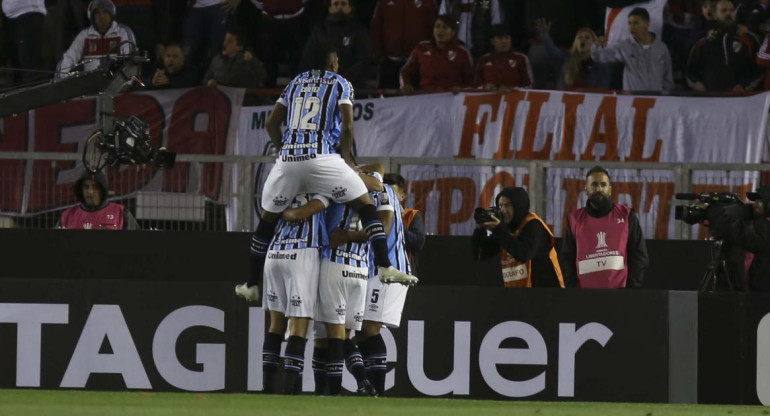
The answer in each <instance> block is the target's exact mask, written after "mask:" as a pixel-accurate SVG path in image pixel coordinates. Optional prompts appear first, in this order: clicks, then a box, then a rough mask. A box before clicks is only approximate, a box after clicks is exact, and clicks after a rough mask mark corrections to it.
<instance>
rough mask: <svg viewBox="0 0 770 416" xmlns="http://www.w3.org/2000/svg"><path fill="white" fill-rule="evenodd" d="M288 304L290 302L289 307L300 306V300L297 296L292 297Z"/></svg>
mask: <svg viewBox="0 0 770 416" xmlns="http://www.w3.org/2000/svg"><path fill="white" fill-rule="evenodd" d="M289 302H291V306H300V305H302V298H300V297H299V296H292V297H291V300H290V301H289Z"/></svg>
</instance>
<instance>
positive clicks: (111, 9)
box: [56, 0, 136, 76]
mask: <svg viewBox="0 0 770 416" xmlns="http://www.w3.org/2000/svg"><path fill="white" fill-rule="evenodd" d="M88 20H90V21H91V26H89V27H87V28H85V29H83V30H82V31H80V33H78V35H77V36H76V37H75V40H73V41H72V44H71V45H70V47H69V49H67V51H66V52H64V56H63V57H62V59H61V61H60V62H59V65H58V66H57V69H56V72H57V75H58V76H62V75H64V74H66V73H68V72H70V71H73V70H74V69H75V66H77V65H78V64H80V63H81V62H82V63H83V69H84V70H85V71H91V70H94V69H97V68H98V67H99V59H98V58H101V57H104V56H109V55H116V54H128V53H130V52H131V51H132V50H133V49H134V48H135V46H136V38H135V37H134V32H132V31H131V28H129V27H128V26H124V25H122V24H120V23H118V22H116V21H115V5H114V4H112V2H111V1H110V0H93V1H91V2H90V3H88Z"/></svg>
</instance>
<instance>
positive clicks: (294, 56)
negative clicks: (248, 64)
mask: <svg viewBox="0 0 770 416" xmlns="http://www.w3.org/2000/svg"><path fill="white" fill-rule="evenodd" d="M228 1H229V2H230V3H231V4H232V5H233V6H232V7H236V6H237V5H238V4H240V2H241V0H228ZM251 2H252V3H253V4H254V6H256V9H257V10H256V11H257V12H258V13H259V21H258V22H251V23H252V24H249V26H251V27H252V28H254V26H255V25H254V24H253V23H257V25H256V26H258V27H256V28H255V29H256V30H255V35H256V36H257V39H258V41H257V43H255V46H257V47H258V48H259V52H258V54H259V56H260V57H262V61H263V62H264V63H265V69H266V70H267V76H266V78H265V82H264V86H265V87H275V86H276V84H277V79H278V64H287V65H288V67H289V68H288V74H289V75H291V76H294V75H295V74H296V72H297V67H298V65H299V61H300V54H299V53H297V51H300V50H301V49H302V48H303V46H304V45H305V40H306V39H307V35H308V29H307V26H308V20H309V19H308V13H307V6H308V0H252V1H251Z"/></svg>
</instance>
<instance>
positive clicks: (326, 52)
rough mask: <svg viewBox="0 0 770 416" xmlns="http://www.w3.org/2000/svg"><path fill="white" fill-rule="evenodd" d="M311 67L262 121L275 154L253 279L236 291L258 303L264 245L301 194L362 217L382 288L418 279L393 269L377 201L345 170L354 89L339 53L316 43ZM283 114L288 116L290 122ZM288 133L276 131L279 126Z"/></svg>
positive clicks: (254, 247)
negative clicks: (344, 205) (342, 205)
mask: <svg viewBox="0 0 770 416" xmlns="http://www.w3.org/2000/svg"><path fill="white" fill-rule="evenodd" d="M311 61H312V64H313V65H312V67H313V68H318V69H313V70H310V71H307V72H303V73H301V74H299V75H297V76H296V77H295V78H294V79H293V80H292V81H291V82H290V83H289V84H288V85H287V86H286V88H285V89H284V91H283V93H282V94H281V97H280V98H279V99H278V101H277V102H276V104H275V106H274V107H273V111H272V113H271V114H270V117H269V118H268V121H267V130H268V134H269V135H270V140H271V141H272V143H273V145H274V146H275V147H276V148H277V149H280V152H279V157H278V159H277V160H276V163H275V167H273V169H272V170H271V171H270V174H269V175H268V177H267V181H266V182H265V187H264V189H265V192H264V193H263V194H262V208H263V213H262V215H261V219H260V222H259V225H258V226H257V230H256V231H255V232H254V234H253V236H252V240H251V258H252V267H251V270H252V271H251V276H250V279H249V281H248V282H247V283H245V284H243V285H239V286H238V287H236V293H237V294H238V295H239V296H243V297H246V298H247V299H249V300H253V301H256V299H258V297H259V289H258V286H259V284H260V283H261V280H262V269H263V266H264V262H265V254H266V253H267V246H268V244H269V242H270V239H271V238H272V236H273V232H274V229H275V224H276V222H277V218H278V215H279V214H280V213H281V212H282V211H283V210H285V209H286V207H287V206H288V203H289V201H291V199H292V198H294V196H295V195H297V194H298V193H300V192H310V193H317V194H321V195H323V196H326V197H328V198H330V199H331V200H332V201H334V202H338V203H347V204H349V205H350V206H351V207H352V208H353V209H354V210H355V211H356V212H357V213H358V215H359V217H360V218H361V223H362V224H363V228H364V232H365V233H366V235H367V238H368V240H369V242H370V243H371V249H372V251H373V252H374V259H375V266H376V267H377V268H378V274H379V278H380V279H381V280H382V281H383V282H388V283H390V282H396V283H402V284H406V285H411V284H415V283H417V281H418V279H417V278H416V277H415V276H412V275H411V274H408V273H405V272H404V271H403V270H400V269H398V268H396V267H393V265H391V262H390V260H389V258H388V246H387V241H386V235H385V229H384V228H383V225H382V222H381V221H380V220H379V218H378V217H377V209H376V208H375V206H374V201H373V200H372V198H371V197H370V196H369V194H368V191H367V189H366V186H365V185H364V182H363V181H362V180H361V178H360V177H359V176H358V173H357V172H356V171H355V170H353V168H351V167H350V165H351V164H352V156H351V148H352V144H353V131H354V128H353V87H352V86H351V84H350V82H348V81H347V80H346V79H345V78H343V77H342V76H340V75H338V74H336V73H335V72H336V71H337V69H338V67H339V62H338V58H337V54H336V52H334V51H333V49H332V48H331V47H330V46H329V45H327V44H319V45H318V47H317V48H315V49H314V50H313V59H312V60H311ZM287 116H288V117H287ZM283 122H286V125H287V126H288V128H287V129H286V131H284V132H283V133H281V124H282V123H283Z"/></svg>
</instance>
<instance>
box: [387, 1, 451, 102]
mask: <svg viewBox="0 0 770 416" xmlns="http://www.w3.org/2000/svg"><path fill="white" fill-rule="evenodd" d="M436 14H437V7H436V2H435V0H423V1H414V0H393V1H380V2H377V8H376V9H375V10H374V17H373V18H372V42H373V44H374V56H375V59H376V60H377V62H378V63H379V68H380V79H379V87H380V88H398V87H399V85H398V75H399V72H400V71H401V67H402V66H403V65H404V63H405V62H406V59H407V58H408V57H409V54H410V53H411V52H412V50H413V49H414V47H415V46H417V44H418V43H420V42H421V41H423V40H425V39H430V37H431V36H432V33H431V32H432V30H433V21H434V19H436Z"/></svg>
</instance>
